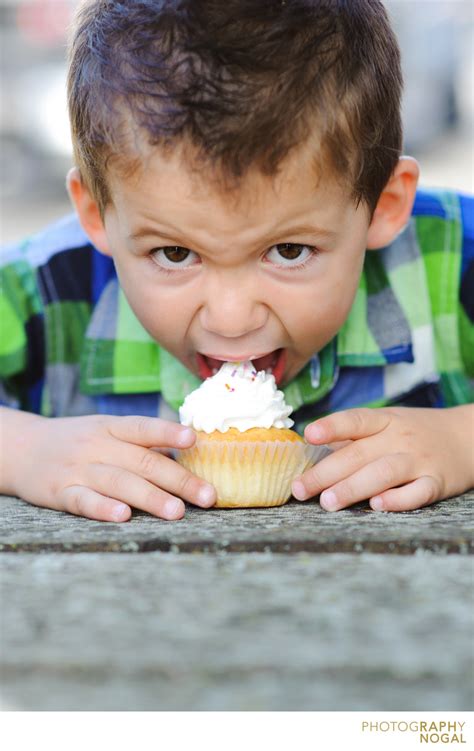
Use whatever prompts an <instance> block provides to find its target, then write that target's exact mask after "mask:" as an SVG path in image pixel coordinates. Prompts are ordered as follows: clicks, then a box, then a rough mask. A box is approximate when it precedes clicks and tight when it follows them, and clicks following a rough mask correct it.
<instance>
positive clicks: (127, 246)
mask: <svg viewBox="0 0 474 751" xmlns="http://www.w3.org/2000/svg"><path fill="white" fill-rule="evenodd" d="M109 186H110V191H111V199H112V200H111V203H110V204H109V206H108V208H107V209H106V212H105V218H104V226H105V232H106V237H107V246H108V247H107V248H106V252H109V253H110V254H111V255H113V257H114V260H115V264H116V268H117V272H118V275H119V279H120V283H121V285H122V288H123V290H124V292H125V294H126V296H127V298H128V300H129V303H130V305H131V307H132V309H133V310H134V312H135V314H136V316H137V317H138V319H139V320H140V321H141V323H142V324H143V326H144V327H145V328H146V329H147V331H148V332H149V333H150V334H151V336H152V337H153V338H154V339H156V341H158V342H159V343H160V344H161V345H163V346H164V347H165V348H166V349H167V350H168V351H169V352H171V353H172V354H173V355H174V356H175V357H177V358H178V359H179V360H180V361H181V362H182V363H184V365H185V366H186V367H187V368H188V369H189V370H191V371H192V372H193V373H195V374H196V375H198V376H200V377H201V378H206V377H208V376H210V375H211V374H212V372H213V369H214V368H217V367H218V366H219V364H220V363H219V361H225V360H247V359H254V360H255V359H256V358H257V362H256V363H255V365H256V367H257V369H262V368H264V369H268V368H271V369H272V372H273V373H274V375H275V378H276V380H277V383H279V384H282V383H287V382H288V381H289V380H291V379H292V378H293V377H294V376H295V375H296V374H297V373H298V372H299V371H300V370H301V368H303V366H304V365H305V364H306V363H307V362H308V360H309V359H310V358H311V356H312V355H313V354H314V353H315V352H317V351H319V350H320V349H321V348H322V347H323V346H324V345H325V344H326V343H327V342H328V341H330V339H332V337H333V336H334V335H335V334H336V332H337V331H338V330H339V329H340V327H341V325H342V324H343V322H344V321H345V319H346V317H347V315H348V313H349V310H350V307H351V305H352V302H353V299H354V296H355V292H356V289H357V286H358V281H359V277H360V273H361V268H362V264H363V260H364V252H365V248H366V242H367V231H368V227H369V215H368V210H367V208H366V207H365V206H364V205H360V206H359V207H358V208H356V207H355V205H354V203H353V202H352V201H351V200H350V198H349V196H348V195H346V192H345V191H344V190H343V188H341V187H340V186H339V185H338V184H337V183H336V182H335V181H334V180H333V179H332V178H331V176H329V175H328V176H326V175H322V178H321V179H320V181H319V183H318V184H316V180H315V176H314V167H313V164H312V160H311V157H310V155H309V151H307V150H306V149H304V148H301V149H300V150H299V151H295V152H294V153H293V154H292V155H290V157H289V158H288V159H287V161H286V162H285V163H284V164H283V166H282V169H281V172H280V173H279V175H278V176H277V177H276V178H273V179H272V178H267V177H264V176H262V175H261V173H259V172H257V171H255V172H252V173H250V174H249V175H248V176H247V177H246V178H245V179H244V180H243V182H242V183H241V186H240V188H239V190H238V192H237V193H235V194H234V193H233V194H228V193H224V192H221V191H219V189H218V188H217V187H216V184H215V183H213V182H212V181H207V182H206V174H205V172H204V171H203V172H201V173H198V172H193V171H192V169H190V168H189V167H187V166H186V163H185V160H184V158H183V157H182V155H181V153H178V152H175V153H174V154H173V155H172V156H170V157H166V158H165V156H164V155H163V154H162V153H161V152H160V151H159V150H155V151H154V152H153V154H152V155H151V156H150V159H149V161H147V163H146V169H144V170H142V171H141V173H140V174H135V175H134V176H133V177H130V178H127V179H125V180H124V179H123V178H119V177H118V175H117V174H115V173H112V174H110V175H109Z"/></svg>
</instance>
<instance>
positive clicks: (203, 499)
mask: <svg viewBox="0 0 474 751" xmlns="http://www.w3.org/2000/svg"><path fill="white" fill-rule="evenodd" d="M197 499H198V501H199V503H202V504H203V506H212V505H213V504H214V503H215V502H216V491H215V489H214V487H213V486H212V485H202V486H201V487H200V488H199V490H198V494H197Z"/></svg>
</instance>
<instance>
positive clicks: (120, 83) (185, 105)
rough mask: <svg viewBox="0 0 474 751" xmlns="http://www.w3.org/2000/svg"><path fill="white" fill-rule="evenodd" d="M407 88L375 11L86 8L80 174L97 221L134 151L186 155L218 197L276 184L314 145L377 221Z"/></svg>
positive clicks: (323, 1) (381, 11)
mask: <svg viewBox="0 0 474 751" xmlns="http://www.w3.org/2000/svg"><path fill="white" fill-rule="evenodd" d="M401 89H402V76H401V70H400V55H399V49H398V45H397V42H396V38H395V36H394V34H393V32H392V30H391V28H390V24H389V21H388V18H387V13H386V11H385V8H384V7H383V5H382V3H381V2H379V1H378V0H123V1H120V0H86V2H84V3H83V4H82V5H81V7H80V9H79V12H78V15H77V18H76V22H75V25H74V28H73V32H72V38H71V44H70V59H69V78H68V96H69V111H70V119H71V126H72V138H73V145H74V154H75V160H76V164H77V166H78V167H79V169H80V172H81V175H82V178H83V179H84V181H85V183H86V184H87V185H88V187H89V188H90V189H91V191H92V193H93V195H94V196H95V198H96V200H97V202H98V204H99V207H100V209H101V211H102V212H103V211H104V209H105V207H106V206H107V204H108V202H109V200H110V196H109V192H108V187H107V167H108V166H109V162H110V164H114V165H116V166H117V168H120V169H124V174H126V172H127V170H130V169H131V170H133V169H135V168H136V167H137V166H138V165H139V164H140V146H139V142H140V139H141V138H142V136H145V140H146V143H148V144H150V145H152V146H157V145H159V146H162V147H164V148H166V149H167V148H169V147H170V146H174V145H176V144H177V143H178V142H180V143H183V144H185V143H186V144H191V145H192V146H193V147H194V152H195V154H197V155H198V157H199V159H200V160H203V162H204V163H205V164H206V165H207V166H208V167H211V168H212V171H214V172H215V174H216V175H219V178H220V179H222V184H223V185H226V186H229V187H230V186H233V187H236V186H237V185H238V182H239V180H240V178H242V177H243V176H245V173H246V171H247V170H248V169H249V168H250V167H253V166H255V167H258V168H259V169H260V170H261V172H262V173H263V174H264V175H268V176H273V175H275V174H277V172H278V168H279V166H280V165H281V163H282V161H283V160H284V158H285V157H286V156H287V155H288V154H289V152H290V151H291V150H292V149H293V148H294V147H295V146H297V145H299V144H302V143H303V142H305V141H307V140H311V141H312V142H314V158H315V165H316V167H317V168H318V171H319V174H321V170H322V169H323V168H330V169H332V170H333V171H334V174H335V175H336V176H338V177H339V178H340V179H342V180H343V182H344V184H345V185H347V186H349V187H350V191H351V196H352V198H353V199H354V201H355V202H356V203H359V202H361V201H362V202H365V203H366V204H367V206H368V207H369V210H370V212H371V213H372V212H373V210H374V208H375V205H376V203H377V200H378V198H379V196H380V193H381V191H382V190H383V188H384V186H385V184H386V183H387V181H388V179H389V178H390V175H391V174H392V172H393V170H394V168H395V165H396V163H397V160H398V157H399V155H400V150H401V140H402V129H401V119H400V97H401Z"/></svg>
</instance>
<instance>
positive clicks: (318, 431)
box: [305, 425, 324, 441]
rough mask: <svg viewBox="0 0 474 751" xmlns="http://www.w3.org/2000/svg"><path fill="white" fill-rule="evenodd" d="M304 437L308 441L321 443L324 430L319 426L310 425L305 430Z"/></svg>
mask: <svg viewBox="0 0 474 751" xmlns="http://www.w3.org/2000/svg"><path fill="white" fill-rule="evenodd" d="M305 436H306V438H307V439H308V440H309V441H322V440H323V439H324V430H323V429H322V428H320V427H319V425H310V426H309V427H307V428H306V430H305Z"/></svg>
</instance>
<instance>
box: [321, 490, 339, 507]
mask: <svg viewBox="0 0 474 751" xmlns="http://www.w3.org/2000/svg"><path fill="white" fill-rule="evenodd" d="M319 502H320V504H321V506H322V507H323V508H324V509H326V511H337V508H338V506H339V502H338V500H337V496H336V494H335V493H334V492H333V491H332V490H325V491H324V493H321V497H320V499H319Z"/></svg>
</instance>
